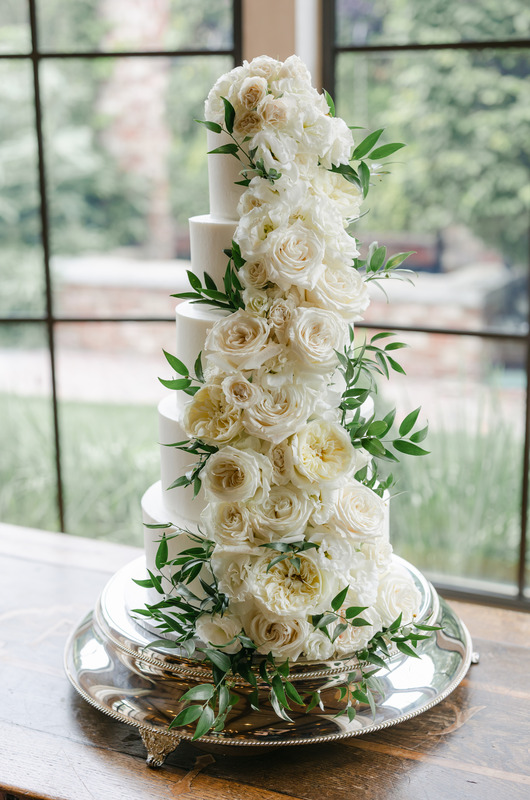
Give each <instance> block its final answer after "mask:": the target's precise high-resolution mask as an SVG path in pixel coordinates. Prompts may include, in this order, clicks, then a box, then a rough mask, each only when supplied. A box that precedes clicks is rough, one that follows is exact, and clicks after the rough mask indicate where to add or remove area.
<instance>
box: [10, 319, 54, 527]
mask: <svg viewBox="0 0 530 800" xmlns="http://www.w3.org/2000/svg"><path fill="white" fill-rule="evenodd" d="M46 341H47V337H46V329H45V327H44V325H41V324H39V323H35V324H31V325H24V324H22V323H21V324H19V325H0V419H1V420H2V424H1V425H0V520H2V522H10V523H12V524H15V525H26V526H28V527H31V528H45V529H46V530H58V529H59V523H58V514H57V507H56V483H55V455H54V435H53V412H52V404H51V383H50V358H49V352H48V349H47V347H46Z"/></svg>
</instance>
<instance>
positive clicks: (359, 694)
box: [352, 689, 370, 706]
mask: <svg viewBox="0 0 530 800" xmlns="http://www.w3.org/2000/svg"><path fill="white" fill-rule="evenodd" d="M352 697H355V699H356V700H358V701H359V702H360V703H365V704H366V705H367V706H368V705H370V701H369V700H368V695H367V694H366V692H363V690H362V689H354V690H353V692H352Z"/></svg>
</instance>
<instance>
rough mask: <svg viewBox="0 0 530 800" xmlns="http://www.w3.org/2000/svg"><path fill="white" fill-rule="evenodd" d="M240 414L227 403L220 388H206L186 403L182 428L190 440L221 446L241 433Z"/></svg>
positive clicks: (212, 386)
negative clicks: (199, 440)
mask: <svg viewBox="0 0 530 800" xmlns="http://www.w3.org/2000/svg"><path fill="white" fill-rule="evenodd" d="M241 414H242V412H241V408H239V407H237V406H236V405H234V404H232V403H230V402H229V401H228V400H227V398H226V395H225V393H224V392H223V389H222V388H221V386H218V385H217V384H205V385H204V386H202V387H201V388H200V389H199V391H198V392H197V393H196V394H195V395H194V396H193V399H192V400H191V401H190V402H189V403H187V405H186V407H185V409H184V417H183V426H184V430H185V431H186V433H187V434H188V436H190V437H192V438H195V439H201V440H202V441H204V442H207V443H208V444H223V443H225V442H230V441H232V440H233V439H234V438H235V437H236V436H238V434H239V433H241V431H242V430H243V425H242V422H241Z"/></svg>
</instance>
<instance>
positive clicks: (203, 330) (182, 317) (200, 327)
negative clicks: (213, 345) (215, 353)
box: [175, 300, 229, 371]
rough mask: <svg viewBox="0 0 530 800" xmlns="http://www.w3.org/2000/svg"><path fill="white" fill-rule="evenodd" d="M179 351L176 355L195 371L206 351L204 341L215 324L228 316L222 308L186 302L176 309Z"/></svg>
mask: <svg viewBox="0 0 530 800" xmlns="http://www.w3.org/2000/svg"><path fill="white" fill-rule="evenodd" d="M175 313H176V325H177V349H176V352H175V355H176V356H177V358H180V360H181V361H182V362H183V363H184V364H185V365H186V366H187V368H188V369H189V370H190V371H193V365H194V364H195V361H196V359H197V356H198V355H199V353H200V352H201V350H203V349H204V340H205V339H206V335H207V333H208V331H209V330H210V328H211V327H212V325H213V324H214V322H217V320H219V319H222V318H223V317H225V316H226V315H227V313H229V312H227V311H225V310H224V309H222V308H212V307H211V306H203V305H200V304H197V303H193V302H192V301H191V300H186V301H185V302H184V303H179V304H178V306H177V307H176V309H175Z"/></svg>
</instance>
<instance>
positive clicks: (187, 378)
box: [158, 350, 204, 395]
mask: <svg viewBox="0 0 530 800" xmlns="http://www.w3.org/2000/svg"><path fill="white" fill-rule="evenodd" d="M162 352H163V353H164V356H165V357H166V361H167V363H168V364H169V366H170V367H171V368H172V369H174V370H175V372H176V373H177V374H178V375H181V376H182V377H180V378H172V379H170V380H166V379H165V378H159V379H158V380H159V381H160V383H161V384H162V386H165V387H166V389H172V390H174V391H182V392H185V393H186V394H189V395H194V394H195V393H196V392H198V391H199V389H200V388H201V385H202V384H203V383H204V372H203V368H202V352H201V353H199V355H198V356H197V358H196V360H195V364H194V366H193V372H194V374H193V375H191V373H190V370H189V369H188V367H187V366H186V365H185V364H184V363H183V362H182V361H181V360H180V359H179V358H177V357H176V356H173V355H171V353H168V352H166V350H163V351H162Z"/></svg>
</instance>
